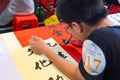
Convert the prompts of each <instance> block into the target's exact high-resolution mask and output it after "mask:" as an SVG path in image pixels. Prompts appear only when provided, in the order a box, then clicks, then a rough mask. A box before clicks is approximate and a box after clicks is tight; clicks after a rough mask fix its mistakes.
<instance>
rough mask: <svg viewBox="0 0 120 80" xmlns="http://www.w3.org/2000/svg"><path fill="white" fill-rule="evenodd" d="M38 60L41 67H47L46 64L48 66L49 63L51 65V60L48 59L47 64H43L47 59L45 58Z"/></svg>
mask: <svg viewBox="0 0 120 80" xmlns="http://www.w3.org/2000/svg"><path fill="white" fill-rule="evenodd" d="M39 61H40V63H41V65H42V66H43V67H47V66H49V65H51V64H52V62H51V61H50V60H49V63H48V64H45V63H46V62H47V61H46V60H39Z"/></svg>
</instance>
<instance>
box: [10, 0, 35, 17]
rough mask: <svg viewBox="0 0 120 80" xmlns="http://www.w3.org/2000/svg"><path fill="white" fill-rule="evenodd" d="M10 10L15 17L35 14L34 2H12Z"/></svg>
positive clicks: (14, 0) (25, 0)
mask: <svg viewBox="0 0 120 80" xmlns="http://www.w3.org/2000/svg"><path fill="white" fill-rule="evenodd" d="M8 10H9V12H10V13H11V14H14V15H28V14H32V13H33V12H34V2H33V0H10V3H9V6H8Z"/></svg>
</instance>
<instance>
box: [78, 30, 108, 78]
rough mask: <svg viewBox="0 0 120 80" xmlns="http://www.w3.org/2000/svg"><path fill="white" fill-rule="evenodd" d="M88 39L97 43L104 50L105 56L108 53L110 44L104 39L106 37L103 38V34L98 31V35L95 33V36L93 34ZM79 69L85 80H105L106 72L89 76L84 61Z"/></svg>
mask: <svg viewBox="0 0 120 80" xmlns="http://www.w3.org/2000/svg"><path fill="white" fill-rule="evenodd" d="M99 34H100V35H99ZM105 36H106V35H105ZM88 39H89V40H91V41H93V42H94V43H96V44H97V45H98V46H99V47H100V48H101V49H102V51H103V53H104V54H105V53H106V52H107V47H108V45H107V44H108V43H107V41H106V39H105V38H104V36H103V34H102V33H101V32H98V31H97V33H96V32H94V33H93V34H91V35H90V36H89V37H88ZM105 57H106V56H105ZM106 65H107V64H106ZM79 69H80V72H81V74H82V75H83V77H84V78H85V80H103V75H104V71H103V72H102V73H101V74H99V75H90V74H88V73H87V72H86V71H85V69H84V66H83V61H82V59H81V61H80V63H79Z"/></svg>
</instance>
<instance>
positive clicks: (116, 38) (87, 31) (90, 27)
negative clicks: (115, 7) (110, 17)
mask: <svg viewBox="0 0 120 80" xmlns="http://www.w3.org/2000/svg"><path fill="white" fill-rule="evenodd" d="M57 15H58V16H59V17H60V19H62V20H63V22H65V23H66V24H68V27H67V28H66V29H67V31H68V32H69V33H70V34H71V35H72V36H73V37H75V38H77V39H78V40H81V41H84V43H83V48H82V59H81V61H80V63H79V66H77V65H73V64H71V63H69V62H67V61H65V60H64V59H62V58H60V57H59V56H58V55H56V54H54V52H52V50H50V48H49V47H48V46H47V45H46V44H45V42H44V40H43V39H41V38H39V37H36V36H33V37H32V39H31V40H30V41H29V45H30V47H31V48H32V50H33V51H34V52H35V53H38V54H40V53H44V54H45V55H46V56H47V57H48V58H49V59H50V60H51V61H52V62H53V64H54V65H55V66H56V67H57V68H58V69H59V70H61V71H62V72H63V73H64V74H65V75H67V76H68V77H69V78H70V79H71V80H119V73H120V64H119V62H118V61H119V60H120V45H119V42H120V26H112V25H111V24H110V23H109V22H108V21H107V19H106V16H107V10H106V8H105V7H104V4H103V1H102V0H61V1H60V3H59V4H58V6H57Z"/></svg>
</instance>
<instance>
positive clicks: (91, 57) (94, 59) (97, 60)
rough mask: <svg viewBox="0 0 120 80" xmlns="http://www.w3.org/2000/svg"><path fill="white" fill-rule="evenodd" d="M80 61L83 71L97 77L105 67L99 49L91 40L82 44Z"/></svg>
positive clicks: (103, 57) (102, 55)
mask: <svg viewBox="0 0 120 80" xmlns="http://www.w3.org/2000/svg"><path fill="white" fill-rule="evenodd" d="M82 59H83V65H84V69H85V71H86V72H87V73H88V74H90V75H99V74H100V73H102V72H103V71H104V69H105V66H106V60H105V56H104V53H103V51H102V50H101V49H100V47H99V46H98V45H97V44H95V43H94V42H93V41H91V40H86V41H84V43H83V51H82Z"/></svg>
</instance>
